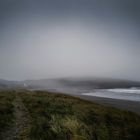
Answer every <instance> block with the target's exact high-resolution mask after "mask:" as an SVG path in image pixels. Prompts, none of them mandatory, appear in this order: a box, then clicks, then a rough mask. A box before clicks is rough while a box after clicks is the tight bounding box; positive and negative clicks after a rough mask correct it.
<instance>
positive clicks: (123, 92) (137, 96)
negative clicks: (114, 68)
mask: <svg viewBox="0 0 140 140" xmlns="http://www.w3.org/2000/svg"><path fill="white" fill-rule="evenodd" d="M82 95H84V96H96V97H105V98H112V99H123V100H130V101H140V89H138V88H128V89H125V88H124V89H119V88H116V89H100V90H95V91H94V92H88V93H82Z"/></svg>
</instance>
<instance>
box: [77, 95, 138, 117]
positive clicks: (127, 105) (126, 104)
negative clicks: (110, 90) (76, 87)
mask: <svg viewBox="0 0 140 140" xmlns="http://www.w3.org/2000/svg"><path fill="white" fill-rule="evenodd" d="M76 97H79V98H81V99H85V100H89V101H93V102H95V103H98V104H101V105H105V106H111V107H115V108H119V109H122V110H127V111H131V112H134V113H137V114H139V115H140V102H139V101H128V100H120V99H111V98H103V97H95V96H84V95H76Z"/></svg>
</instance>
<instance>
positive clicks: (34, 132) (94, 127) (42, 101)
mask: <svg viewBox="0 0 140 140" xmlns="http://www.w3.org/2000/svg"><path fill="white" fill-rule="evenodd" d="M0 95H1V97H3V96H4V97H3V98H1V99H0V100H1V101H2V102H5V104H4V106H7V105H6V102H10V105H9V106H8V108H9V109H10V110H11V111H10V113H9V115H10V116H12V110H13V109H12V104H11V99H12V98H11V96H12V95H13V96H15V93H13V94H10V95H9V93H8V94H5V93H0ZM5 96H6V98H5ZM17 96H18V98H21V100H22V102H23V104H24V106H25V107H26V108H27V110H28V114H29V116H30V117H28V118H30V123H31V124H30V125H29V126H28V127H30V128H27V126H26V128H25V129H28V130H30V131H29V134H28V140H139V139H140V116H138V115H136V114H134V113H131V112H127V111H121V110H118V109H114V108H110V107H104V106H101V105H98V104H94V103H92V102H88V101H84V100H81V99H78V98H74V97H71V96H67V95H62V94H53V93H48V92H45V91H34V92H31V91H18V92H17V93H16V97H17ZM9 98H10V101H9ZM0 108H1V105H0ZM4 112H5V111H4ZM0 115H1V114H0ZM9 115H7V116H6V115H5V116H4V115H3V116H2V115H1V116H0V126H1V125H2V126H5V127H7V126H8V125H7V123H5V124H3V123H1V122H7V120H9V121H8V123H9V122H11V120H12V118H13V117H11V118H10V119H8V118H9ZM24 117H25V115H24ZM5 118H7V120H5ZM15 121H16V120H15ZM2 128H3V127H2ZM23 128H24V127H23ZM26 138H27V137H26ZM24 140H25V139H24Z"/></svg>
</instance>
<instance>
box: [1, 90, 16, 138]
mask: <svg viewBox="0 0 140 140" xmlns="http://www.w3.org/2000/svg"><path fill="white" fill-rule="evenodd" d="M13 98H14V95H13V93H12V91H1V92H0V139H1V135H2V133H4V132H5V131H6V129H8V128H9V127H10V126H11V124H12V123H13V120H14V106H13Z"/></svg>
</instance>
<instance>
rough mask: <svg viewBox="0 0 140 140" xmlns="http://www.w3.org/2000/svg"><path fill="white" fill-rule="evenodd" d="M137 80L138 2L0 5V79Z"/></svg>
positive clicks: (40, 0) (54, 0)
mask: <svg viewBox="0 0 140 140" xmlns="http://www.w3.org/2000/svg"><path fill="white" fill-rule="evenodd" d="M64 77H90V78H91V77H101V78H102V77H103V78H104V77H106V78H114V79H115V78H117V79H128V80H137V81H140V1H139V0H0V79H7V80H25V79H45V78H64Z"/></svg>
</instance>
